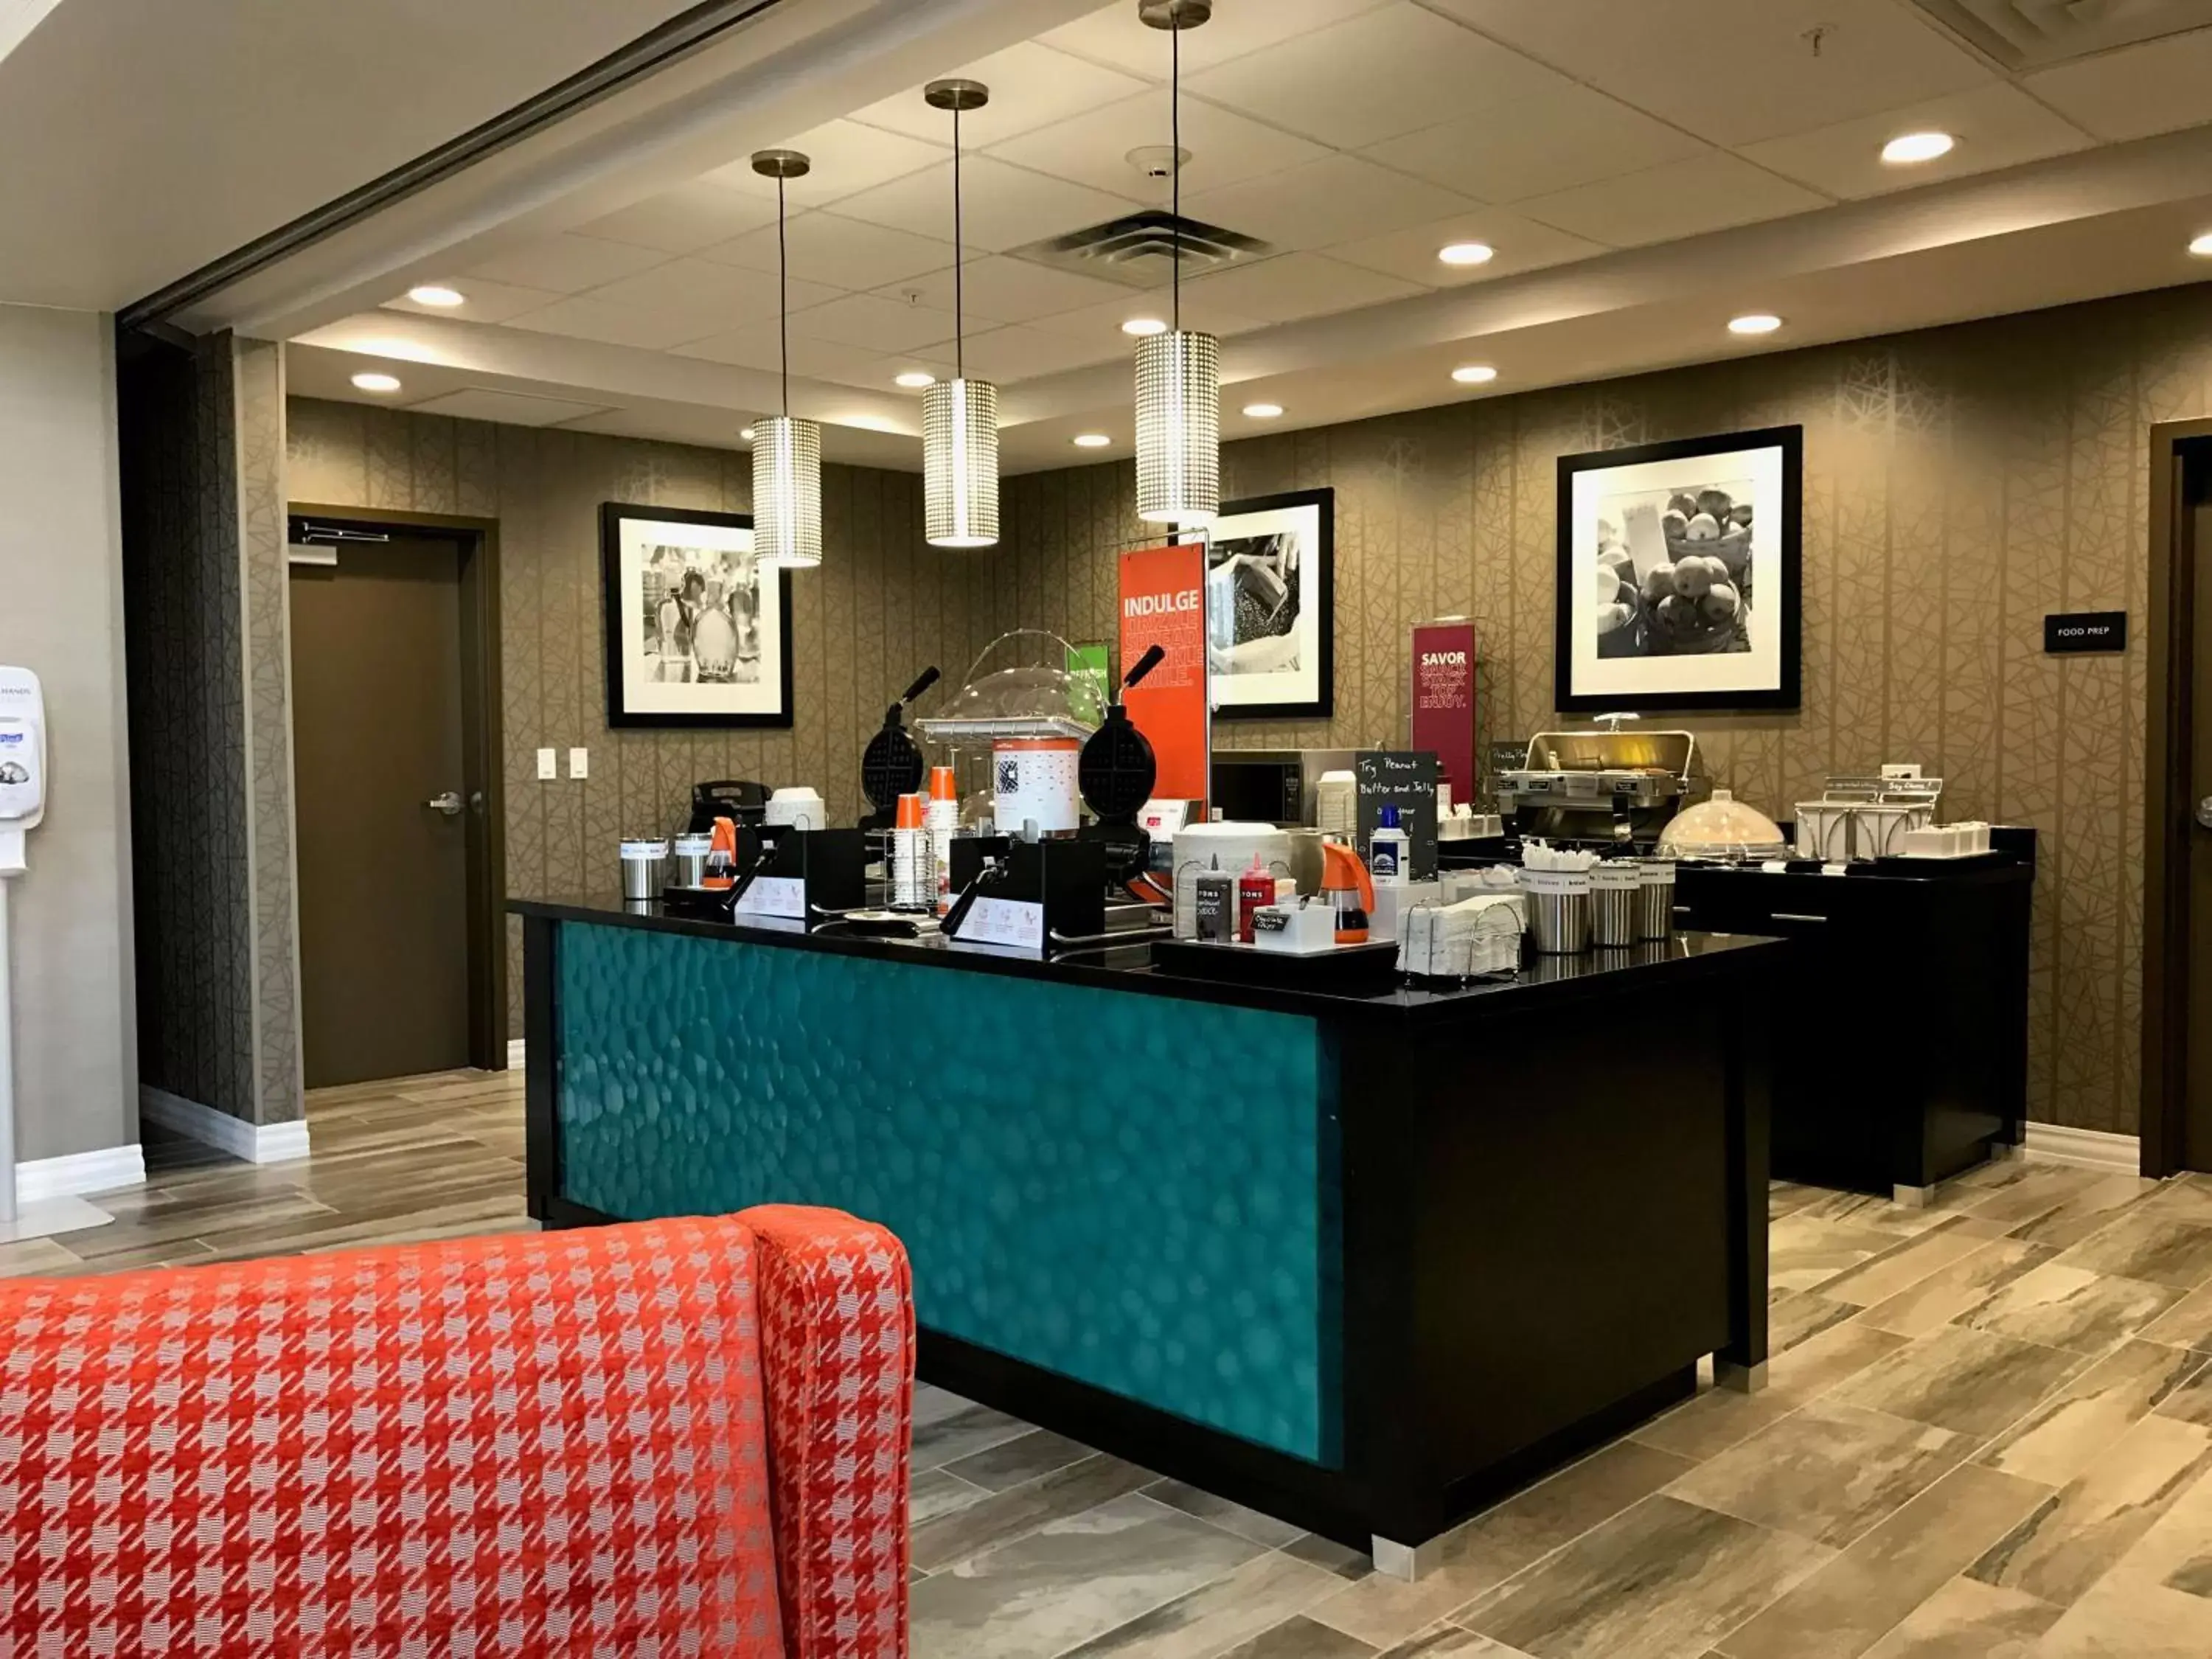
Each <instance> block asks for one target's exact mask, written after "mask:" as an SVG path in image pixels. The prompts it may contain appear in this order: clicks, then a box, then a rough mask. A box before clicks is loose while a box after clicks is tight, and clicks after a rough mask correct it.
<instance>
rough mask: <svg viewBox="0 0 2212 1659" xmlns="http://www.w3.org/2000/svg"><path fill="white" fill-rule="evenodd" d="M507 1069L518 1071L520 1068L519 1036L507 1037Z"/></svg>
mask: <svg viewBox="0 0 2212 1659" xmlns="http://www.w3.org/2000/svg"><path fill="white" fill-rule="evenodd" d="M521 1069H522V1039H521V1038H520V1037H509V1038H507V1070H508V1071H510V1072H519V1071H520V1070H521Z"/></svg>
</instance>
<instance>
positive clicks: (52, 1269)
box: [0, 1238, 83, 1279]
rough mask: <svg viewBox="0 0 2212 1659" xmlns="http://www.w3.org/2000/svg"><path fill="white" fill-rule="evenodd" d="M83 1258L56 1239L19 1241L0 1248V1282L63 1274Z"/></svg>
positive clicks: (1, 1245)
mask: <svg viewBox="0 0 2212 1659" xmlns="http://www.w3.org/2000/svg"><path fill="white" fill-rule="evenodd" d="M82 1261H83V1258H82V1256H79V1255H75V1254H74V1253H72V1252H71V1251H70V1249H69V1248H68V1246H66V1245H64V1243H62V1242H61V1240H60V1239H58V1238H21V1239H16V1240H15V1241H14V1242H12V1243H6V1244H0V1279H21V1278H24V1277H27V1276H36V1275H38V1274H40V1273H67V1272H68V1271H69V1270H70V1268H72V1267H76V1266H78V1265H79V1264H80V1263H81V1262H82Z"/></svg>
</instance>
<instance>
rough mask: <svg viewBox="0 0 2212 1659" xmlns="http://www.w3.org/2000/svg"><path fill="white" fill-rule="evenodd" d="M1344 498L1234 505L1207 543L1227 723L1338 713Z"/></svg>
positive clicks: (1212, 640) (1209, 628)
mask: <svg viewBox="0 0 2212 1659" xmlns="http://www.w3.org/2000/svg"><path fill="white" fill-rule="evenodd" d="M1335 613H1336V492H1335V491H1334V490H1333V489H1296V490H1291V491H1290V492H1288V493H1287V494H1285V495H1260V496H1255V497H1254V498H1253V499H1252V500H1250V501H1226V502H1224V503H1223V505H1222V508H1221V513H1220V516H1219V517H1218V518H1216V519H1215V520H1214V521H1213V524H1212V526H1211V528H1210V530H1209V532H1208V534H1207V537H1206V641H1207V657H1208V663H1207V666H1208V669H1209V671H1210V672H1211V675H1212V693H1213V706H1214V712H1215V713H1216V714H1218V715H1220V716H1221V717H1222V718H1224V719H1226V720H1235V719H1248V720H1317V719H1325V718H1327V717H1328V715H1329V714H1332V713H1333V712H1334V699H1335V690H1336V688H1335V684H1334V681H1335V672H1336V663H1335V650H1336V645H1335V632H1336V614H1335Z"/></svg>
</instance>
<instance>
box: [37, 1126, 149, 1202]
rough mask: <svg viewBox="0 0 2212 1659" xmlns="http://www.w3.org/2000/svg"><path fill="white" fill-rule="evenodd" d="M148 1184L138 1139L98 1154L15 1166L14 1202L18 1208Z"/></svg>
mask: <svg viewBox="0 0 2212 1659" xmlns="http://www.w3.org/2000/svg"><path fill="white" fill-rule="evenodd" d="M145 1184H146V1154H145V1153H144V1152H143V1151H142V1150H141V1149H140V1147H139V1146H138V1143H137V1141H135V1140H134V1141H131V1143H130V1144H129V1145H128V1146H102V1147H101V1148H100V1149H99V1150H98V1151H97V1152H69V1153H65V1154H64V1156H62V1157H60V1158H32V1159H31V1160H29V1161H28V1162H27V1163H23V1164H17V1165H16V1166H15V1202H16V1205H17V1206H19V1207H21V1206H29V1205H33V1204H38V1203H42V1202H44V1201H45V1200H47V1199H50V1198H75V1197H77V1196H79V1195H80V1194H84V1193H112V1192H115V1191H117V1190H118V1189H119V1188H125V1187H143V1186H144V1185H145Z"/></svg>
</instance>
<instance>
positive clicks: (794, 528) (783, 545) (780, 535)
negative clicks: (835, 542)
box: [753, 149, 822, 570]
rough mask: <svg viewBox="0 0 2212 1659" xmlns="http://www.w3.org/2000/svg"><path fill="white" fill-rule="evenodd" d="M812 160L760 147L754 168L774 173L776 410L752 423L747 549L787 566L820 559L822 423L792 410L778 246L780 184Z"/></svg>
mask: <svg viewBox="0 0 2212 1659" xmlns="http://www.w3.org/2000/svg"><path fill="white" fill-rule="evenodd" d="M811 166H812V163H811V162H810V161H808V160H807V159H806V157H805V156H804V155H800V154H799V152H798V151H797V150H795V149H764V150H761V151H759V152H758V153H757V154H756V155H754V157H753V171H754V172H755V173H759V174H760V175H761V176H762V177H763V178H764V179H775V258H776V283H777V290H778V295H779V301H778V304H777V307H776V320H777V324H778V325H779V328H780V329H781V345H782V360H783V412H782V413H781V415H770V416H767V417H766V418H765V419H763V420H759V421H756V422H754V423H753V556H754V557H755V558H757V560H758V561H759V562H761V563H763V564H765V565H769V566H771V567H781V568H784V569H787V570H811V569H813V568H816V567H817V566H818V565H819V564H820V563H821V562H822V428H821V425H820V423H819V422H814V421H803V420H799V419H797V418H795V417H794V416H793V414H792V412H791V297H790V292H789V288H790V282H791V259H790V255H789V253H788V252H787V249H786V247H785V246H784V230H785V224H786V220H785V215H784V201H783V187H784V185H785V183H786V181H787V180H789V179H804V178H805V176H806V173H807V171H808V169H809V168H810V167H811Z"/></svg>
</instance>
